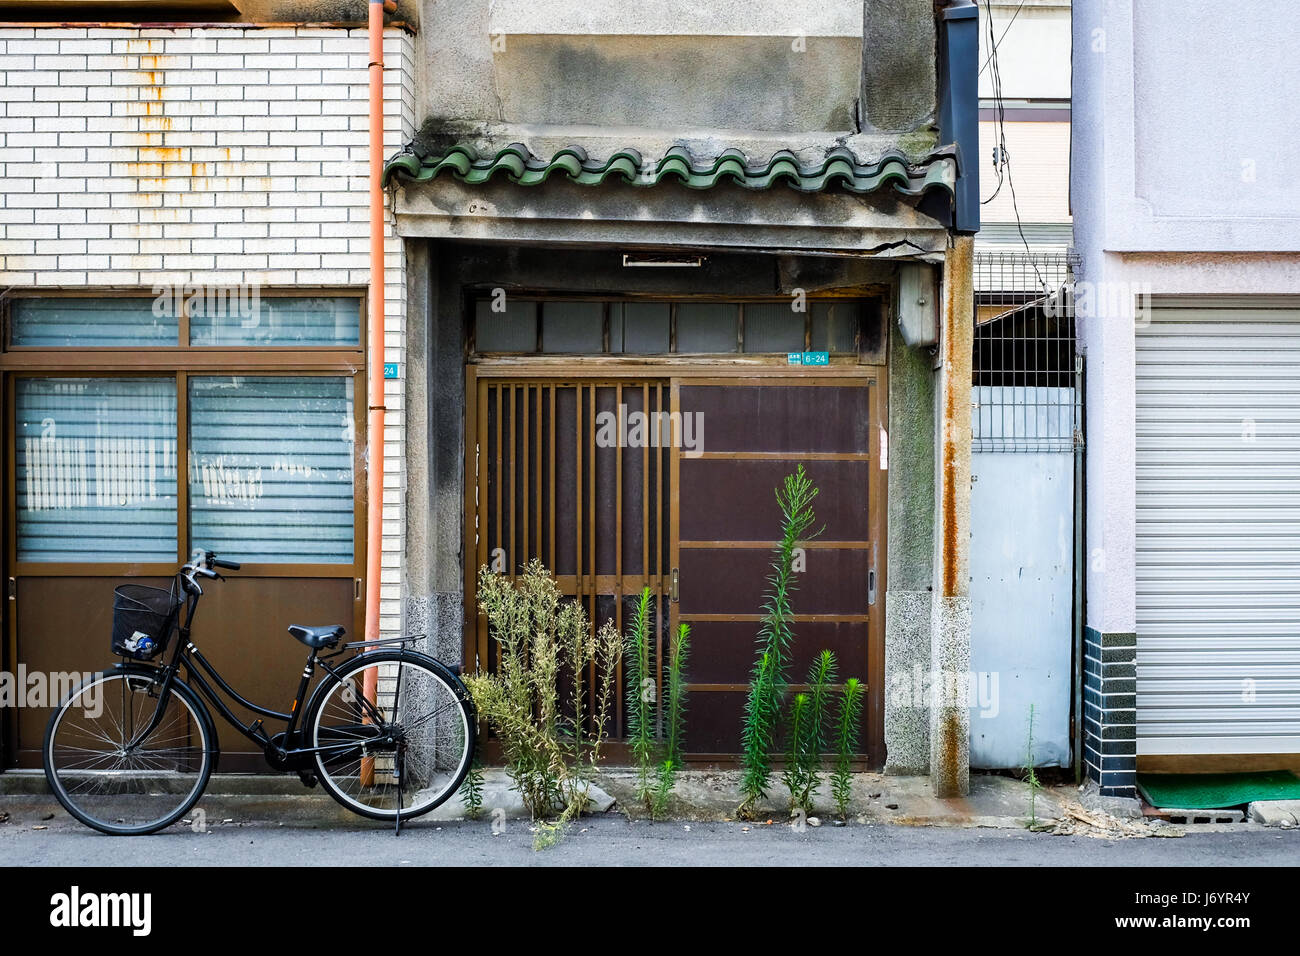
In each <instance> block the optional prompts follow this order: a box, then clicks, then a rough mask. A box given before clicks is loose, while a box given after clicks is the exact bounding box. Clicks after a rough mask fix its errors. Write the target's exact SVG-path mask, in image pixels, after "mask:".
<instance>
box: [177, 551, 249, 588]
mask: <svg viewBox="0 0 1300 956" xmlns="http://www.w3.org/2000/svg"><path fill="white" fill-rule="evenodd" d="M213 568H222V569H224V570H227V571H238V570H239V562H238V561H224V560H220V559H218V558H217V556H216V555H215V554H213V553H212V552H211V551H204V552H203V553H202V557H200V558H198V559H196V560H194V561H191V562H190V563H189V564H185V565H182V566H181V569H180V572H179V573H180V577H181V581H182V583H184V582H189V584H188V586H186V587H185V590H186V591H188V592H189V593H191V594H195V595H200V594H202V593H203V589H202V588H201V587H199V583H198V582H197V581H195V580H194V578H195V576H196V575H198V576H202V577H205V578H210V579H212V580H215V581H220V580H222V577H221V575H220V574H218V573H217V572H216V571H214V570H212V569H213Z"/></svg>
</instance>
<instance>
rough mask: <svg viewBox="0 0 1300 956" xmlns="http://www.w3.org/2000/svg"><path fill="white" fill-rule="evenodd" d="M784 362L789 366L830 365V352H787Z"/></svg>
mask: <svg viewBox="0 0 1300 956" xmlns="http://www.w3.org/2000/svg"><path fill="white" fill-rule="evenodd" d="M786 362H787V363H788V364H790V365H830V364H831V353H830V352H789V353H787V355H786Z"/></svg>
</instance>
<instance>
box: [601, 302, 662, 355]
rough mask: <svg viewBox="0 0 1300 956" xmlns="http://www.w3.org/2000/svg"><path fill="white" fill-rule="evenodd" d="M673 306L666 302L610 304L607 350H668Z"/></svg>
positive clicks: (646, 352)
mask: <svg viewBox="0 0 1300 956" xmlns="http://www.w3.org/2000/svg"><path fill="white" fill-rule="evenodd" d="M671 331H672V307H671V306H670V305H669V304H668V303H667V302H621V303H615V304H614V305H611V306H610V311H609V350H610V351H611V352H625V353H627V354H629V355H661V354H665V353H667V352H668V349H669V342H670V336H671Z"/></svg>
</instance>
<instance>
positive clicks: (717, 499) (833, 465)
mask: <svg viewBox="0 0 1300 956" xmlns="http://www.w3.org/2000/svg"><path fill="white" fill-rule="evenodd" d="M799 464H800V462H798V461H797V460H796V461H770V460H757V461H756V460H752V459H737V458H687V457H685V456H683V458H682V460H681V478H680V488H681V496H682V503H683V508H682V522H681V529H680V531H681V540H683V541H772V542H775V541H776V539H777V538H778V537H779V536H780V533H781V512H780V509H779V508H778V507H777V504H776V496H775V494H774V492H775V489H777V488H778V487H780V485H781V481H782V480H783V479H784V478H785V476H786V475H788V474H790V473H791V472H792V471H794V469H795V468H796V467H798V465H799ZM802 464H803V466H804V470H805V471H807V472H808V477H809V478H810V479H811V480H812V482H813V484H814V485H816V486H817V488H818V489H819V491H820V493H819V494H818V495H817V498H816V500H815V501H814V502H813V507H814V508H815V509H816V512H817V528H820V529H822V533H821V535H820V538H821V540H824V541H866V540H869V539H870V537H871V511H870V508H869V501H870V498H869V489H870V488H871V486H872V477H873V476H872V467H873V465H874V463H873V462H870V461H866V460H862V461H821V460H813V461H807V462H803V463H802Z"/></svg>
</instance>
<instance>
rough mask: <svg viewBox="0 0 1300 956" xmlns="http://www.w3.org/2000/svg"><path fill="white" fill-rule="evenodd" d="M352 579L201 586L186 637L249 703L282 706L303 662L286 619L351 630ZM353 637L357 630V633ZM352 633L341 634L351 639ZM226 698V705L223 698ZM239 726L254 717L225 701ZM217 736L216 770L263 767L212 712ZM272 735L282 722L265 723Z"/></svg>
mask: <svg viewBox="0 0 1300 956" xmlns="http://www.w3.org/2000/svg"><path fill="white" fill-rule="evenodd" d="M353 615H354V586H353V583H352V579H351V578H238V577H236V576H235V575H233V574H232V575H231V576H230V577H229V578H227V579H226V580H225V581H218V582H213V583H209V584H206V585H205V586H204V596H203V601H202V603H201V604H200V605H199V611H198V614H197V615H196V616H195V618H194V632H193V636H192V640H193V642H194V644H195V645H196V646H197V647H198V648H199V650H201V651H202V652H203V656H204V657H206V658H207V659H208V660H209V661H211V662H212V664H213V666H215V667H216V669H217V670H218V671H219V672H220V673H221V676H222V677H224V678H225V679H226V681H227V682H228V683H229V684H230V685H231V686H232V687H234V688H235V690H237V691H239V693H241V694H243V695H244V697H246V698H248V699H249V700H251V701H252V702H253V703H255V704H261V705H262V706H263V707H270V708H271V709H273V710H278V711H287V710H288V709H289V705H290V704H291V703H292V702H293V695H294V692H295V691H296V690H297V689H298V681H299V679H300V678H301V676H302V668H303V664H304V663H305V662H306V660H307V653H308V652H307V648H306V647H304V646H303V645H302V644H300V643H299V642H298V641H296V640H294V639H293V637H292V636H290V634H289V632H288V630H287V628H288V627H289V625H290V624H306V625H318V624H342V625H343V626H345V627H346V628H347V629H348V634H349V635H353ZM357 636H360V635H357ZM350 639H352V637H348V638H345V640H350ZM227 703H230V702H229V701H227ZM232 709H233V710H234V712H235V714H236V716H239V717H241V718H243V721H244V723H245V724H249V723H251V722H252V721H253V720H255V719H256V718H257V715H256V714H254V713H252V712H251V711H248V710H245V709H244V708H243V707H239V706H234V707H232ZM213 720H214V721H215V722H216V725H217V738H218V739H219V740H220V741H221V763H220V769H221V770H224V771H231V772H239V773H250V772H254V771H259V770H260V771H265V770H267V769H268V768H267V765H266V762H265V761H264V760H263V759H262V756H261V751H260V750H258V749H257V748H256V747H255V746H254V745H253V744H252V743H251V742H250V741H249V740H248V739H247V738H246V737H244V736H243V735H242V734H240V733H239V732H238V731H236V730H235V729H234V728H233V727H231V726H230V725H229V724H228V723H226V722H225V721H224V720H222V719H221V717H220V716H219V715H218V714H216V713H214V714H213ZM266 729H267V731H268V732H269V733H272V734H275V733H279V732H280V731H281V730H283V729H284V728H283V726H282V725H281V724H280V723H279V722H278V721H274V720H267V721H266Z"/></svg>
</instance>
